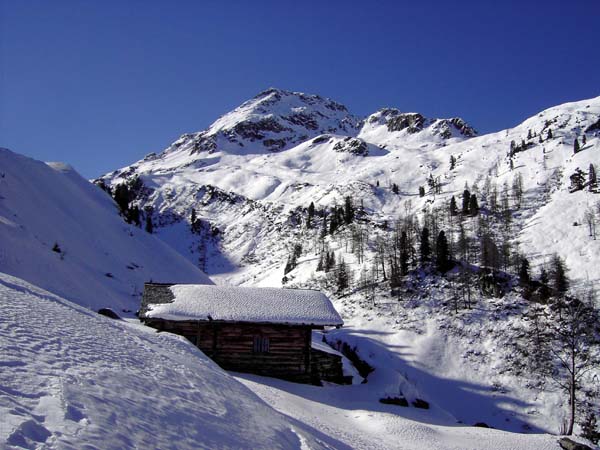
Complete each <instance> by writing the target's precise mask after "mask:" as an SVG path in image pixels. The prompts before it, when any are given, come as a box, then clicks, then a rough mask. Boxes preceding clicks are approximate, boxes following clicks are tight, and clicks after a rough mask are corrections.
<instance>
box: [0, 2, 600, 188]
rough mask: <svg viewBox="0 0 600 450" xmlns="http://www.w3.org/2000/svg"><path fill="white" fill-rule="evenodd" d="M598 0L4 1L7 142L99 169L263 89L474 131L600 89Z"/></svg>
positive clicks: (0, 16) (1, 122) (0, 113)
mask: <svg viewBox="0 0 600 450" xmlns="http://www.w3.org/2000/svg"><path fill="white" fill-rule="evenodd" d="M599 18H600V1H598V0H570V1H567V0H561V1H544V2H542V1H533V0H523V1H510V0H503V1H497V2H496V1H491V0H490V1H487V0H479V1H457V2H450V1H447V0H446V1H432V0H429V1H410V2H408V1H406V2H405V1H400V0H398V1H371V2H367V1H354V2H353V1H345V2H342V1H325V0H323V1H314V2H312V1H284V0H279V1H258V0H257V1H231V2H226V1H220V2H219V1H214V2H212V1H200V0H198V1H183V0H180V1H166V0H165V1H151V0H146V1H137V0H128V1H121V0H118V1H117V0H115V1H110V0H102V1H88V0H78V1H66V0H54V1H49V0H41V1H29V0H0V40H1V41H0V146H3V147H8V148H11V149H12V150H14V151H16V152H19V153H23V154H26V155H28V156H32V157H34V158H37V159H42V160H46V161H57V160H58V161H65V162H69V163H71V164H72V165H73V166H75V168H76V169H77V170H79V171H80V173H82V174H83V175H84V176H86V177H95V176H98V175H100V174H102V173H104V172H108V171H111V170H114V169H116V168H119V167H122V166H124V165H127V164H129V163H132V162H134V161H135V160H137V159H140V158H141V157H143V156H144V155H145V154H147V153H149V152H151V151H160V150H162V149H164V148H165V147H166V146H167V145H168V144H169V143H171V142H172V141H173V140H175V139H176V138H177V137H178V136H179V135H180V134H182V133H184V132H192V131H200V130H202V129H204V128H206V127H207V126H208V125H209V124H210V123H212V122H213V121H214V120H215V119H216V118H217V117H218V116H220V115H222V114H224V113H226V112H227V111H229V110H231V109H233V108H234V107H236V106H237V105H239V104H240V103H242V102H243V101H244V100H246V99H248V98H250V97H253V96H254V95H256V94H257V93H258V92H260V91H262V90H264V89H266V88H268V87H271V86H275V87H279V88H282V89H289V90H296V91H304V92H308V93H317V94H320V95H323V96H326V97H331V98H333V99H335V100H337V101H339V102H341V103H344V104H345V105H346V106H347V107H348V108H349V109H350V110H351V111H352V112H353V113H355V114H357V115H367V114H369V113H371V112H374V111H375V110H377V109H379V108H381V107H384V106H393V107H397V108H399V109H401V110H403V111H419V112H421V113H423V114H425V115H427V116H432V117H449V116H460V117H463V118H464V119H465V120H467V121H468V122H469V123H471V124H472V125H473V126H474V127H475V128H477V129H478V130H479V131H480V132H490V131H496V130H500V129H503V128H506V127H510V126H513V125H516V124H517V123H519V122H520V121H522V120H523V119H525V118H526V117H529V116H531V115H533V114H535V113H536V112H538V111H540V110H542V109H544V108H547V107H549V106H553V105H555V104H559V103H563V102H566V101H573V100H580V99H583V98H589V97H595V96H598V95H600V58H599V57H598V49H599V48H600V47H599V46H600V25H599V22H598V19H599Z"/></svg>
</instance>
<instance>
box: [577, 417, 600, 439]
mask: <svg viewBox="0 0 600 450" xmlns="http://www.w3.org/2000/svg"><path fill="white" fill-rule="evenodd" d="M581 437H583V438H585V439H589V440H590V441H591V442H592V443H593V444H598V442H599V441H600V430H599V429H598V427H597V420H596V414H594V412H593V411H590V412H589V413H588V414H587V415H586V416H585V419H584V421H583V423H582V424H581Z"/></svg>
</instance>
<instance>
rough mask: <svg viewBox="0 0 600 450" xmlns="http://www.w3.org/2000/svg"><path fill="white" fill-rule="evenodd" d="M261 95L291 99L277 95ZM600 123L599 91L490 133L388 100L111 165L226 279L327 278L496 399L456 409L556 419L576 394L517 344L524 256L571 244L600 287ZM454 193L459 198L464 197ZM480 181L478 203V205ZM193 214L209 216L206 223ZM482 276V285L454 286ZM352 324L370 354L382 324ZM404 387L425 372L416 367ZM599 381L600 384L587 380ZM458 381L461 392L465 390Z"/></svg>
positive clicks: (555, 425)
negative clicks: (326, 128) (426, 255)
mask: <svg viewBox="0 0 600 450" xmlns="http://www.w3.org/2000/svg"><path fill="white" fill-rule="evenodd" d="M296 95H299V94H296ZM250 103H252V100H251V101H250ZM236 111H238V112H239V111H240V110H236ZM253 111H254V112H253V114H255V113H256V114H259V116H260V115H262V116H264V117H271V116H276V115H277V109H275V110H274V111H271V110H270V109H269V105H267V106H265V108H264V109H263V110H261V111H260V112H258V113H257V112H256V111H257V110H253ZM237 114H238V113H236V114H232V115H226V116H225V117H229V118H231V121H228V126H230V127H231V126H234V125H232V124H233V123H234V118H235V119H236V120H237V119H240V120H242V121H244V120H246V119H245V116H244V117H241V116H239V115H237ZM262 116H261V117H262ZM255 118H256V117H255ZM253 120H254V119H253ZM599 136H600V97H598V98H594V99H589V100H583V101H579V102H573V103H567V104H564V105H558V106H556V107H553V108H550V109H548V110H545V111H542V112H540V113H539V114H537V115H536V116H534V117H532V118H530V119H527V120H525V121H524V122H523V123H521V124H519V125H518V126H516V127H514V128H511V129H508V130H503V131H500V132H497V133H491V134H487V135H483V136H478V135H477V133H476V132H475V131H474V130H473V129H472V128H471V127H469V126H468V125H467V124H466V123H465V122H464V121H462V120H461V119H428V118H425V117H423V116H422V115H420V114H418V113H401V112H399V111H398V110H393V109H385V110H381V111H378V112H376V113H374V114H372V115H371V116H369V117H367V118H366V119H365V120H363V121H361V122H360V124H359V126H358V128H357V129H356V130H354V131H352V132H345V133H344V132H341V131H340V129H339V128H338V130H337V131H336V132H327V133H324V134H320V135H317V136H314V137H310V138H308V139H304V140H303V141H301V142H299V143H297V144H296V145H293V146H291V147H285V148H283V149H282V150H281V151H278V152H272V151H268V150H266V149H265V148H264V145H263V144H261V143H260V142H258V143H257V142H252V141H245V142H244V148H245V150H244V152H231V151H229V147H228V146H227V145H229V144H227V145H225V146H223V147H219V145H217V146H216V147H215V148H213V149H210V150H200V151H194V150H193V149H191V148H189V147H186V148H184V147H181V148H180V149H179V148H175V147H173V146H171V147H169V149H167V150H166V151H165V152H164V153H162V154H160V155H154V156H152V157H150V158H146V159H145V160H143V161H139V162H137V163H135V164H133V165H131V166H129V167H126V168H124V169H121V170H118V171H115V172H113V173H112V174H108V175H106V176H105V177H103V181H104V182H105V183H106V184H107V185H110V186H112V188H113V189H114V188H115V187H116V186H118V185H119V184H121V183H124V182H128V183H131V182H132V180H139V181H141V184H142V185H143V186H144V188H143V189H141V190H140V194H139V195H137V196H136V198H135V199H134V201H133V203H134V204H137V205H139V207H140V208H145V207H147V206H150V207H152V208H153V212H154V216H153V218H154V219H153V220H154V222H155V223H159V224H160V225H159V226H158V227H157V235H158V236H160V237H161V238H162V239H164V240H165V241H167V242H169V243H171V245H173V246H174V247H176V248H178V249H180V252H182V254H185V256H187V257H188V258H189V259H190V260H191V261H192V262H193V263H195V264H197V265H200V266H201V267H203V268H206V270H207V271H208V272H209V273H210V274H211V275H212V277H213V279H215V280H216V282H217V283H230V284H236V285H244V284H245V285H254V286H257V285H258V286H281V285H282V284H284V285H286V286H288V287H296V286H297V287H305V288H319V289H322V290H325V291H326V292H327V293H328V294H329V295H330V296H331V297H333V298H334V302H335V305H336V307H337V308H338V309H339V310H340V311H342V314H343V318H344V320H346V322H347V323H350V324H356V328H357V329H360V330H362V331H363V332H364V334H365V335H367V336H370V335H372V336H373V337H372V338H369V340H371V339H372V340H374V341H376V342H377V344H378V345H379V346H381V348H385V347H386V346H387V345H388V344H389V345H391V346H392V349H395V348H396V347H398V348H401V349H406V351H407V352H408V354H412V355H414V357H412V358H411V357H408V356H405V357H402V358H398V360H399V364H398V368H399V369H398V370H399V371H403V370H405V369H404V367H407V365H408V366H410V368H407V369H406V371H407V372H408V373H421V371H420V370H419V368H422V367H427V368H428V369H427V370H428V373H429V375H431V374H435V376H436V377H439V378H440V379H445V378H457V377H458V378H460V377H461V376H463V377H466V378H469V377H472V378H473V379H475V380H478V382H480V383H481V386H480V387H479V388H478V389H481V390H482V391H483V392H485V394H484V395H482V396H481V398H483V399H485V400H484V401H483V403H482V405H487V406H482V409H481V410H478V411H476V414H473V413H472V412H468V411H465V409H464V408H463V407H462V406H461V405H459V404H457V402H455V401H443V402H441V403H440V405H441V407H442V408H443V409H444V410H445V411H446V412H447V413H448V414H450V415H451V416H453V417H455V418H456V419H457V420H468V421H475V420H476V416H477V417H483V418H485V419H484V420H486V421H489V422H490V423H493V424H494V426H497V427H499V428H503V429H507V430H512V431H524V430H531V429H535V428H536V427H537V429H543V430H547V431H554V432H556V431H558V430H559V428H560V426H561V423H562V421H563V419H564V417H565V415H564V410H563V409H562V408H561V402H564V396H562V395H561V393H560V391H559V390H558V389H557V388H556V386H553V385H551V383H545V382H543V381H542V380H539V377H536V375H535V374H533V373H531V372H530V369H529V368H523V367H522V364H525V363H526V361H519V358H517V357H516V356H515V354H516V353H515V352H516V351H517V349H516V347H515V346H519V345H520V346H526V345H527V341H526V339H527V337H526V336H525V332H524V330H525V329H526V328H527V323H528V322H527V320H528V318H527V311H528V307H529V303H528V302H527V301H525V300H524V299H523V295H524V292H523V289H521V288H520V287H519V280H518V277H517V272H518V265H519V264H521V258H522V257H526V258H527V259H528V260H529V264H530V272H531V276H532V278H533V279H534V280H536V281H538V280H539V279H540V276H541V275H540V273H541V271H542V269H545V270H546V272H549V271H550V269H551V268H550V267H549V262H550V260H551V257H552V255H553V254H554V253H556V254H557V255H558V256H560V257H561V258H563V260H565V261H566V265H567V268H568V275H569V278H570V280H571V293H572V294H573V295H577V296H580V297H581V298H585V297H588V296H590V295H591V294H590V290H589V288H590V287H598V284H599V283H600V273H599V272H598V271H597V270H596V267H598V265H599V264H600V251H599V250H600V248H599V247H598V245H600V244H599V241H598V240H596V239H594V238H593V236H590V235H591V234H593V228H594V226H595V223H597V222H598V221H599V220H600V209H599V208H598V207H597V205H598V204H600V195H599V190H598V188H597V187H595V186H594V185H593V184H592V185H590V183H589V179H590V173H591V172H592V170H591V169H590V165H593V166H595V167H600V151H599V150H600V138H599ZM301 138H302V139H303V137H302V135H300V136H298V139H299V140H302V139H301ZM575 139H578V142H579V144H580V149H579V151H578V152H577V153H575V151H574V148H575V146H574V142H575ZM584 139H585V142H584ZM290 142H291V141H290ZM573 175H575V177H574V178H573V177H572V176H573ZM573 181H575V184H574V183H573ZM465 190H467V191H468V195H469V197H468V198H467V202H466V203H465V205H466V207H467V209H466V210H465V211H466V212H464V213H463V212H461V210H462V202H463V197H464V195H465ZM347 197H349V199H350V202H351V203H353V205H354V209H355V217H354V218H353V219H352V218H351V219H350V220H348V221H346V219H345V218H344V217H343V216H344V214H345V208H341V207H345V205H346V204H347V200H346V198H347ZM452 197H454V199H455V201H456V203H457V204H458V206H457V211H456V212H454V213H452V212H451V211H450V204H451V198H452ZM473 198H474V200H475V201H476V203H477V204H478V209H477V212H475V213H472V212H471V210H470V208H471V207H470V206H469V204H470V203H471V201H472V200H473ZM311 202H312V203H314V205H315V208H314V211H315V212H314V214H313V215H312V216H311V213H310V208H309V205H310V204H311ZM340 211H341V216H340ZM192 216H194V217H196V218H197V220H198V221H199V225H198V226H196V227H194V226H193V225H192V224H191V223H190V222H191V218H192ZM333 222H336V227H334V226H333V225H332V223H333ZM588 224H589V226H588ZM424 227H428V229H429V231H430V242H429V244H430V248H431V249H432V253H433V254H435V248H436V247H435V246H436V238H437V237H438V233H439V232H440V231H445V232H446V237H447V240H448V241H449V243H450V250H451V252H452V254H453V255H454V257H455V259H456V260H460V264H459V266H458V268H456V269H455V270H454V271H453V272H452V273H448V274H446V276H443V277H440V276H439V274H435V271H434V270H431V269H427V266H428V265H429V264H428V263H425V264H423V261H422V260H421V258H420V257H419V251H420V245H421V242H422V235H421V232H422V230H423V228H424ZM401 231H406V232H407V234H408V236H409V239H411V244H410V245H411V247H410V248H409V249H408V250H407V254H409V256H408V258H407V271H406V273H404V274H403V275H402V276H401V277H400V281H399V282H398V281H397V278H396V282H397V284H396V285H395V286H394V285H393V284H392V281H391V280H390V278H391V276H392V274H393V273H394V270H395V271H396V274H397V272H398V268H397V267H396V268H394V267H393V263H394V260H395V259H396V258H397V257H398V248H397V247H394V245H396V244H397V243H398V242H399V241H401V239H400V232H401ZM396 232H397V233H396ZM394 243H396V244H394ZM484 244H485V245H484ZM190 248H192V252H189V251H187V250H189V249H190ZM359 249H362V250H359ZM327 258H328V259H330V260H331V259H333V260H334V261H333V269H331V270H329V271H327V270H319V269H320V267H321V268H322V267H323V261H324V260H325V259H327ZM342 260H343V261H344V264H345V266H344V267H346V269H347V273H349V274H350V275H349V285H348V286H347V287H345V288H340V287H339V279H338V278H337V277H338V272H339V270H340V269H339V267H340V266H341V261H342ZM424 266H425V267H424ZM515 267H516V269H515ZM461 268H467V269H468V270H467V272H471V273H470V275H469V276H470V277H471V278H468V279H466V280H467V281H464V280H462V281H461V279H460V276H462V275H460V273H459V272H460V271H461V270H462V269H461ZM486 273H492V274H495V275H496V276H498V277H499V279H503V280H505V281H504V282H503V284H502V283H500V284H502V287H501V288H500V289H498V290H495V291H492V292H490V291H489V290H487V289H488V287H489V286H487V287H486V286H485V276H484V275H485V274H486ZM396 277H397V275H396ZM467 285H469V286H471V287H472V289H473V291H472V292H471V291H469V292H470V293H469V296H471V294H472V298H470V299H469V301H468V302H467V301H466V300H465V299H463V300H461V301H460V302H459V301H457V300H456V299H457V298H462V297H464V296H465V290H466V286H467ZM457 286H463V287H462V291H460V289H458V288H457ZM496 287H497V286H496ZM469 289H471V288H469ZM584 290H585V291H586V292H583V291H584ZM453 304H455V305H456V306H454V307H452V306H451V305H453ZM450 315H451V316H452V320H449V319H448V317H449V316H450ZM379 318H381V320H378V319H379ZM430 319H433V322H431V321H430ZM426 323H427V324H431V326H429V325H428V326H425V324H426ZM500 323H502V325H499V324H500ZM504 327H510V332H504V330H505V328H504ZM430 328H431V329H430ZM404 330H407V331H408V332H404ZM432 330H434V331H435V332H434V331H432ZM423 334H426V335H431V342H432V344H431V345H432V346H433V345H434V344H435V345H434V346H435V352H434V354H429V353H428V352H426V351H423V350H422V349H421V348H418V347H415V346H416V345H418V344H416V343H418V342H422V340H421V339H420V338H419V336H421V335H423ZM352 335H353V332H352V329H350V330H344V329H343V330H341V331H340V332H339V333H338V336H339V339H340V341H343V342H346V343H348V345H352V346H353V345H356V346H357V347H358V351H359V353H360V350H361V347H366V348H367V350H364V349H363V351H366V352H367V355H366V356H365V358H366V359H369V358H370V356H371V355H370V353H369V350H368V349H369V345H370V344H369V340H365V339H362V340H355V339H354V338H353V336H352ZM427 345H430V344H427ZM444 345H447V348H444ZM446 352H451V353H454V352H456V353H457V355H456V356H457V358H460V365H459V366H455V365H453V364H450V363H448V359H447V353H446ZM383 358H384V359H385V358H386V356H384V357H383ZM390 358H396V356H394V355H391V356H390ZM488 366H489V367H491V368H492V369H490V370H491V371H492V372H493V371H494V370H496V369H497V371H498V374H494V373H491V372H490V371H488V370H487V368H488ZM457 367H458V368H457ZM593 373H596V372H593ZM400 375H401V374H400ZM496 375H497V376H496ZM592 377H593V375H592V376H590V377H588V378H590V379H591V378H592ZM429 378H431V377H429ZM589 381H590V380H589V379H588V380H586V383H588V382H589ZM416 384H417V385H418V382H417V383H416ZM523 384H525V385H526V387H524V388H522V387H521V385H523ZM406 386H408V388H409V389H416V388H415V386H414V384H413V383H412V382H409V381H407V382H406ZM454 386H460V383H458V384H455V385H454ZM393 388H394V387H393V386H390V392H393ZM498 389H509V390H510V391H511V394H510V395H511V400H510V401H511V404H512V405H513V407H511V408H509V409H507V410H504V409H502V410H501V411H500V412H498V408H497V407H496V400H495V398H496V396H497V395H498V393H497V390H498ZM587 389H591V390H590V392H592V391H593V389H594V386H592V385H591V384H589V383H588V385H587ZM417 390H418V389H417ZM460 392H461V391H460V389H457V390H456V391H454V392H452V393H451V395H449V396H448V398H449V399H452V398H459V397H460ZM501 392H502V391H501ZM380 394H382V395H383V394H385V393H384V392H381V393H380ZM438 394H439V392H438V390H437V388H436V385H435V383H432V384H431V386H423V387H422V390H421V395H422V396H424V397H426V398H429V399H431V400H432V402H434V403H435V398H436V397H438V396H439V395H438ZM373 395H378V394H376V393H374V394H373ZM519 399H520V400H519ZM528 405H535V406H532V407H531V408H530V409H529V406H528ZM588 406H589V407H591V408H592V410H594V411H596V413H598V411H597V408H596V409H594V407H593V405H592V404H591V403H589V402H588ZM514 417H518V418H520V419H519V420H515V419H514ZM511 418H513V419H511ZM506 419H509V421H506ZM581 419H582V417H581V418H580V419H579V420H581Z"/></svg>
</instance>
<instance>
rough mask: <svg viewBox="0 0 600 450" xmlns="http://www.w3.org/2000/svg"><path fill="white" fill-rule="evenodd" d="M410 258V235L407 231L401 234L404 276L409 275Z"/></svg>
mask: <svg viewBox="0 0 600 450" xmlns="http://www.w3.org/2000/svg"><path fill="white" fill-rule="evenodd" d="M409 257H410V248H409V242H408V235H407V234H406V231H402V233H401V234H400V273H401V274H402V275H406V274H408V261H409Z"/></svg>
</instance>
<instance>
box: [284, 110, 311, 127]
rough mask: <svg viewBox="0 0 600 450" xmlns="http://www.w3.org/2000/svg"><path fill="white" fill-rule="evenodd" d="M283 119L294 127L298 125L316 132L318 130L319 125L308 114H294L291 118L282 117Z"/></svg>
mask: <svg viewBox="0 0 600 450" xmlns="http://www.w3.org/2000/svg"><path fill="white" fill-rule="evenodd" d="M284 119H285V120H287V121H288V122H290V123H293V124H294V125H299V126H302V127H304V128H307V129H309V130H316V129H318V128H319V124H318V122H317V121H316V120H315V118H314V117H312V116H311V115H308V114H304V113H295V114H292V115H291V116H287V117H284Z"/></svg>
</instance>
